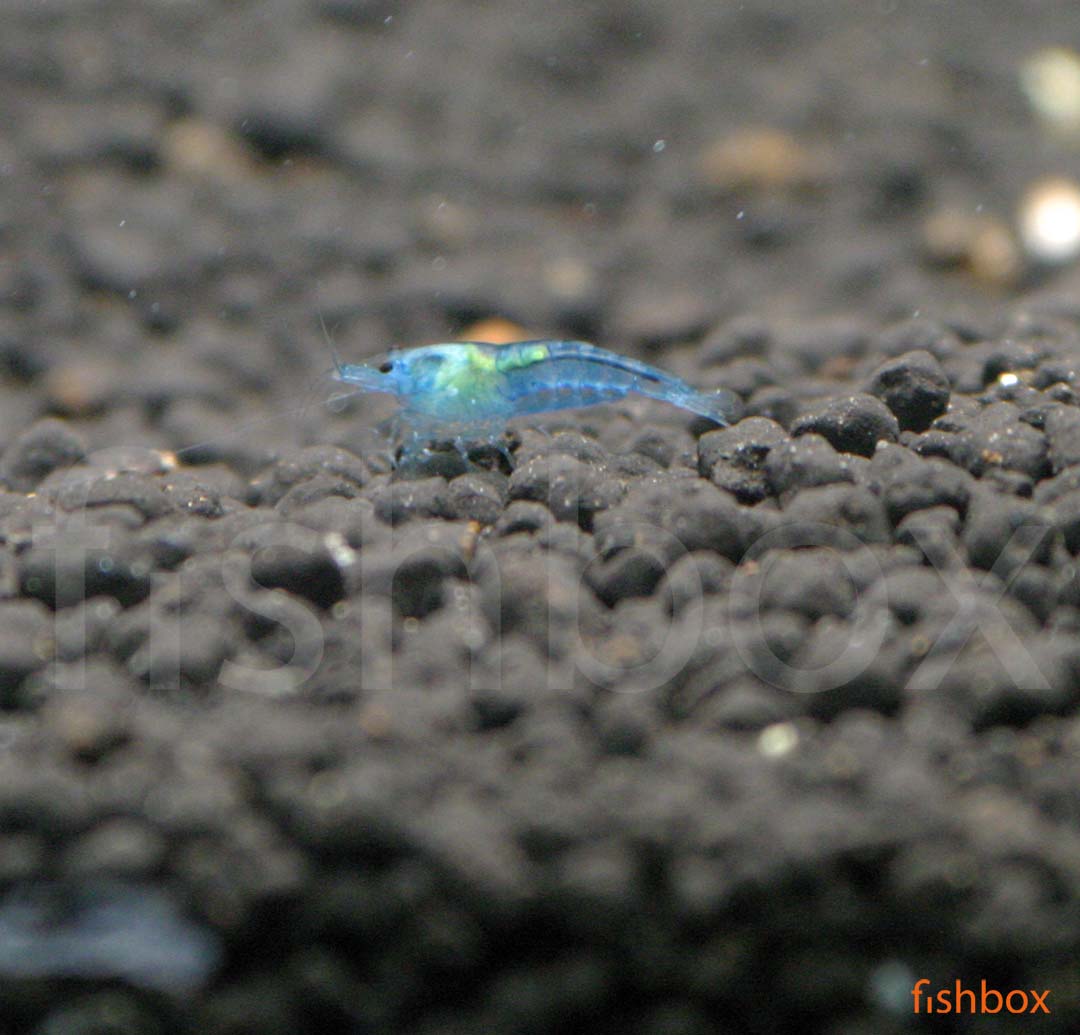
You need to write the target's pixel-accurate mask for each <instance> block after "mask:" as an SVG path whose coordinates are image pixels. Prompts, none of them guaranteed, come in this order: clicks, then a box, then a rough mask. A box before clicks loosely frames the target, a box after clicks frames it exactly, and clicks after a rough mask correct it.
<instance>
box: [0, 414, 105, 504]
mask: <svg viewBox="0 0 1080 1035" xmlns="http://www.w3.org/2000/svg"><path fill="white" fill-rule="evenodd" d="M85 455H86V444H85V443H84V442H83V441H82V439H80V438H79V436H78V435H76V434H74V433H73V432H72V431H71V429H70V427H69V426H68V425H67V424H65V423H63V422H62V421H59V420H43V421H39V422H38V423H37V424H34V425H33V426H32V427H30V428H28V429H27V430H26V431H25V432H23V433H22V434H21V435H19V436H18V438H16V439H15V440H14V441H13V442H12V443H11V444H10V445H9V446H8V447H7V449H5V450H4V454H3V456H2V457H0V483H2V484H3V485H4V486H5V487H6V488H8V489H12V490H14V491H15V492H29V491H30V490H31V489H34V488H36V487H37V486H38V485H39V484H40V482H41V481H42V479H44V478H45V477H46V475H49V474H51V473H52V472H53V471H55V470H57V469H59V468H64V467H70V466H71V465H72V464H77V463H78V462H79V461H80V460H81V459H82V458H83V457H84V456H85Z"/></svg>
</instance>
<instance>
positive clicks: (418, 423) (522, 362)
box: [335, 341, 739, 448]
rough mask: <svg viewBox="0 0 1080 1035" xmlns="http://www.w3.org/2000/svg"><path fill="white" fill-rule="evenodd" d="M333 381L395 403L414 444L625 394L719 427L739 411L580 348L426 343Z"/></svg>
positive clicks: (490, 431)
mask: <svg viewBox="0 0 1080 1035" xmlns="http://www.w3.org/2000/svg"><path fill="white" fill-rule="evenodd" d="M335 376H336V378H337V379H338V380H339V381H342V382H344V383H345V384H349V385H355V386H357V387H359V388H361V389H366V390H368V391H372V392H385V393H389V394H390V395H393V396H395V398H396V399H397V401H398V403H399V405H400V407H401V413H400V418H401V423H402V425H403V426H404V427H405V428H406V429H407V430H408V431H409V432H410V433H411V435H412V437H413V438H414V439H419V438H424V437H426V438H431V437H443V438H446V439H453V440H454V441H455V442H457V443H460V440H462V439H463V438H470V437H471V438H475V437H478V436H479V437H486V438H492V437H494V436H495V435H498V434H499V433H500V432H501V431H502V430H503V427H504V426H505V424H506V422H507V421H509V420H512V419H513V418H515V417H524V416H530V415H535V414H540V413H549V412H552V411H555V410H565V409H576V408H579V407H582V406H592V405H595V404H598V403H608V402H615V401H617V400H619V399H622V398H624V397H626V396H627V395H629V394H631V393H636V394H638V395H643V396H647V397H648V398H650V399H659V400H661V401H662V402H667V403H671V404H673V405H675V406H679V407H681V408H683V409H685V410H690V411H691V412H692V413H696V414H700V415H701V416H703V417H707V418H709V419H710V420H712V421H715V422H716V423H717V424H729V423H731V422H732V421H733V420H734V419H736V417H737V414H738V412H739V403H738V400H737V399H736V398H735V396H734V395H732V394H731V393H730V392H727V391H724V390H722V389H721V390H719V391H712V392H701V391H698V390H697V389H696V388H694V387H692V386H691V385H688V384H687V383H686V382H685V381H681V380H680V379H679V378H677V377H673V376H672V375H671V374H667V373H665V372H664V371H662V370H658V369H657V368H656V367H652V366H649V365H648V364H646V363H642V362H640V361H638V360H635V359H629V358H627V357H626V356H620V355H619V354H618V353H616V352H609V351H608V350H606V349H601V348H598V347H597V346H595V345H590V344H588V343H587V342H583V341H522V342H514V343H513V344H510V345H489V344H487V343H484V342H452V343H447V344H442V345H426V346H423V347H422V348H416V349H402V350H397V351H394V352H391V353H390V354H389V355H388V356H387V359H386V362H384V363H383V364H381V365H380V366H379V367H378V368H376V367H372V366H368V365H366V364H362V363H346V364H341V365H340V366H339V367H338V369H337V371H336V374H335ZM459 448H460V445H459Z"/></svg>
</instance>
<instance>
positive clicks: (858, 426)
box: [791, 395, 900, 456]
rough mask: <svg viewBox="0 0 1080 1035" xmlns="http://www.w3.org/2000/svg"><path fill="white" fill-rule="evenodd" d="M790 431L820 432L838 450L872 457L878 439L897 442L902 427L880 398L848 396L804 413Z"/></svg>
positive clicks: (798, 432) (801, 432)
mask: <svg viewBox="0 0 1080 1035" xmlns="http://www.w3.org/2000/svg"><path fill="white" fill-rule="evenodd" d="M791 433H792V435H795V436H799V435H806V434H811V433H813V434H816V435H821V436H822V437H823V438H826V439H828V441H829V442H830V443H831V444H832V446H833V448H834V449H836V450H837V452H840V453H858V454H859V455H860V456H873V455H874V450H875V449H876V448H877V444H878V443H879V442H895V441H896V438H897V436H898V435H899V433H900V428H899V425H898V423H897V420H896V418H895V417H894V416H893V415H892V414H891V413H890V412H889V410H888V408H887V407H886V406H885V404H884V403H882V402H880V401H879V400H878V399H875V398H874V397H873V396H870V395H848V396H844V397H843V398H840V399H832V400H830V401H829V402H827V403H825V404H824V405H822V406H818V407H814V408H813V409H811V410H809V411H808V412H806V413H804V414H803V415H802V416H801V417H799V418H798V419H797V420H796V421H795V423H794V424H793V425H792V428H791Z"/></svg>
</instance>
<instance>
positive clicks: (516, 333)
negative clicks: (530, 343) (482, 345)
mask: <svg viewBox="0 0 1080 1035" xmlns="http://www.w3.org/2000/svg"><path fill="white" fill-rule="evenodd" d="M528 338H529V333H528V331H526V330H525V328H524V327H521V326H519V325H518V324H516V323H513V322H511V321H510V320H507V319H505V318H503V317H501V316H489V317H486V318H485V319H483V320H477V321H476V323H471V324H469V326H468V327H466V328H464V329H463V330H462V332H461V340H462V341H486V342H490V343H491V344H492V345H506V344H509V343H510V342H512V341H526V340H527V339H528Z"/></svg>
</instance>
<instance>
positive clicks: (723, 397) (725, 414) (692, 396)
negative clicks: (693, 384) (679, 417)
mask: <svg viewBox="0 0 1080 1035" xmlns="http://www.w3.org/2000/svg"><path fill="white" fill-rule="evenodd" d="M671 401H672V402H673V403H675V404H676V405H678V406H681V407H682V408H683V409H684V410H689V411H690V412H691V413H696V414H698V416H701V417H706V418H708V419H709V420H711V421H713V422H714V423H716V424H724V425H727V424H734V423H735V422H736V421H738V420H739V419H740V418H741V417H742V415H743V405H742V402H741V400H740V399H739V397H738V396H737V395H736V394H735V393H734V392H729V391H728V390H727V389H726V388H717V389H715V390H713V391H705V392H697V391H689V392H687V393H686V394H685V395H682V396H680V397H678V398H672V399H671Z"/></svg>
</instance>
